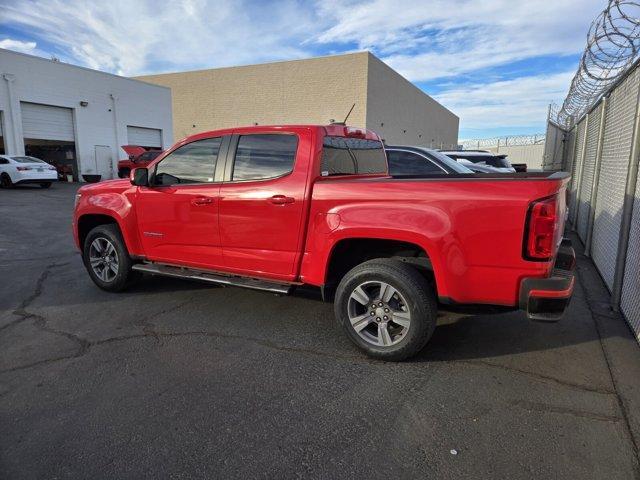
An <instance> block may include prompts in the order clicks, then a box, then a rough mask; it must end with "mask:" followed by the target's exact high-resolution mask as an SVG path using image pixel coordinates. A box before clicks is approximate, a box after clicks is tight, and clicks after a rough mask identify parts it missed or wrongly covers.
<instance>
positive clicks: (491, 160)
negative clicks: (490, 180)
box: [449, 153, 511, 168]
mask: <svg viewBox="0 0 640 480" xmlns="http://www.w3.org/2000/svg"><path fill="white" fill-rule="evenodd" d="M449 156H450V157H451V158H455V159H456V160H457V159H459V158H461V159H465V160H469V161H470V162H473V163H485V164H487V165H490V166H492V167H497V168H511V164H510V163H509V160H507V158H506V157H504V156H502V155H464V153H450V154H449Z"/></svg>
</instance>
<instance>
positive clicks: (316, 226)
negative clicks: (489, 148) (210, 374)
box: [303, 172, 570, 306]
mask: <svg viewBox="0 0 640 480" xmlns="http://www.w3.org/2000/svg"><path fill="white" fill-rule="evenodd" d="M569 178H570V177H569V175H568V174H567V173H565V172H526V173H525V172H522V173H512V174H492V173H487V174H473V175H465V174H459V175H446V176H445V175H430V176H420V177H402V178H392V177H368V178H349V177H336V178H332V177H325V178H321V179H318V180H317V181H316V183H315V184H314V187H313V192H312V202H311V215H310V234H309V237H310V238H315V241H314V242H312V243H308V244H307V248H306V252H305V256H306V258H307V259H310V258H317V256H320V257H324V256H325V255H328V254H329V252H328V250H330V248H331V245H334V244H335V243H336V242H339V241H340V239H341V238H354V237H363V238H381V239H396V240H402V241H405V242H408V243H413V244H418V245H420V246H422V247H423V249H424V251H425V252H426V254H427V255H428V257H429V259H430V260H431V264H432V265H433V271H434V276H435V279H436V283H437V286H438V292H437V293H438V296H439V297H440V299H441V300H442V301H451V302H456V303H485V304H486V303H489V304H496V305H509V306H514V305H517V303H518V285H519V284H520V280H521V279H522V278H524V277H546V276H548V275H549V274H550V272H551V269H552V264H553V262H550V261H548V262H535V261H527V260H525V259H524V258H523V253H522V252H523V240H524V238H523V235H524V231H525V220H526V216H527V211H528V208H529V205H530V204H531V202H532V201H533V200H537V199H541V198H545V197H549V196H551V195H555V194H558V193H561V195H560V196H559V197H560V200H561V202H562V208H563V211H564V208H565V206H564V201H565V200H564V197H565V195H564V194H563V193H564V189H565V188H566V184H567V182H568V180H569ZM514 182H517V185H514ZM323 219H327V222H326V223H328V225H327V224H325V223H323ZM329 220H330V221H329ZM312 263H313V262H305V264H304V265H303V267H305V268H303V273H304V275H305V278H304V281H306V282H308V283H318V282H317V279H319V278H321V277H322V276H323V275H324V272H319V271H313V267H312ZM315 264H318V265H323V264H324V262H321V261H320V262H315ZM307 266H308V269H307V268H306V267H307Z"/></svg>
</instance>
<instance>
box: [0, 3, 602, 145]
mask: <svg viewBox="0 0 640 480" xmlns="http://www.w3.org/2000/svg"><path fill="white" fill-rule="evenodd" d="M606 3H607V2H606V1H604V0H554V1H551V0H527V1H521V2H517V1H516V2H514V1H512V0H511V1H506V0H475V1H462V0H422V1H403V0H373V1H358V0H354V1H350V2H345V1H344V0H321V1H294V0H284V1H277V2H267V1H255V0H253V1H248V0H247V1H242V0H216V1H207V0H140V1H136V0H110V1H109V2H103V1H93V2H92V1H87V0H0V48H9V49H12V50H17V51H22V52H25V53H30V54H33V55H39V56H43V57H51V56H55V57H57V58H59V59H60V60H61V61H64V62H68V63H72V64H76V65H83V66H86V67H90V68H96V69H99V70H103V71H108V72H112V73H117V74H120V75H127V76H133V75H141V74H147V73H159V72H168V71H180V70H193V69H201V68H212V67H221V66H230V65H245V64H251V63H262V62H269V61H276V60H289V59H299V58H307V57H313V56H318V55H331V54H339V53H346V52H353V51H360V50H369V51H371V52H372V53H373V54H375V55H376V56H378V57H379V58H380V59H382V60H383V61H385V62H386V63H387V64H389V65H390V66H391V67H393V68H395V69H396V70H397V71H399V72H400V73H401V74H402V75H404V76H405V77H406V78H408V79H409V80H411V81H412V82H414V83H415V84H416V85H417V86H418V87H419V88H421V89H423V90H424V91H425V92H427V93H428V94H429V95H431V96H433V97H434V98H436V99H437V100H438V101H440V102H441V103H442V104H443V105H445V106H446V107H447V108H449V109H450V110H452V111H453V112H454V113H456V114H457V115H458V116H459V117H460V139H468V138H486V137H491V136H497V135H512V134H527V133H538V132H543V131H544V126H545V118H546V110H547V106H548V104H549V102H551V101H556V102H561V101H562V99H563V98H564V96H565V95H566V92H567V89H568V87H569V82H570V81H571V77H572V76H573V74H574V73H575V70H576V68H577V65H578V61H579V59H580V55H581V53H582V50H583V48H584V46H585V41H586V35H587V30H588V28H589V24H590V23H591V21H592V20H593V19H594V18H595V17H596V16H597V14H598V13H599V12H600V11H601V10H602V9H603V8H604V7H605V6H606Z"/></svg>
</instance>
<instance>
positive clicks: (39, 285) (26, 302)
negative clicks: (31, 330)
mask: <svg viewBox="0 0 640 480" xmlns="http://www.w3.org/2000/svg"><path fill="white" fill-rule="evenodd" d="M66 265H69V262H65V263H55V262H54V263H50V264H49V265H47V266H46V267H45V268H44V270H43V271H42V273H41V274H40V276H39V277H38V279H37V280H36V286H35V289H34V290H33V293H31V294H30V295H29V296H27V297H25V298H23V299H22V301H21V302H20V305H19V306H18V307H17V308H16V309H15V310H14V311H13V312H12V313H13V314H14V315H17V316H18V318H17V319H15V320H13V321H11V322H9V323H7V324H6V325H3V326H2V327H0V332H1V331H3V330H6V329H7V328H10V327H13V326H14V325H17V324H18V323H21V322H23V321H24V320H28V319H30V318H33V317H34V316H35V315H34V314H33V313H29V312H28V311H27V308H28V307H29V306H30V305H31V304H32V303H33V302H34V301H35V300H36V299H37V298H38V297H39V296H40V295H42V292H43V289H44V282H45V281H46V280H47V278H48V277H49V273H50V272H51V270H52V269H54V268H58V267H64V266H66Z"/></svg>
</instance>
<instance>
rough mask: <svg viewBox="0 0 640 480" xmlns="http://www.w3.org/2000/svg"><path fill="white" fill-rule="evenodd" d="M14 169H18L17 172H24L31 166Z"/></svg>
mask: <svg viewBox="0 0 640 480" xmlns="http://www.w3.org/2000/svg"><path fill="white" fill-rule="evenodd" d="M16 170H18V171H19V172H24V171H27V170H31V167H16Z"/></svg>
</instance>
